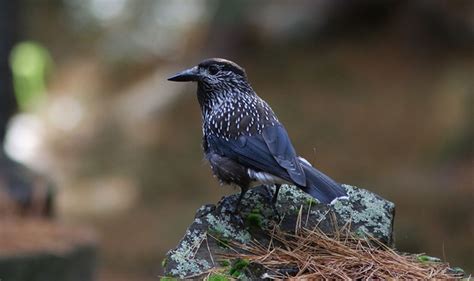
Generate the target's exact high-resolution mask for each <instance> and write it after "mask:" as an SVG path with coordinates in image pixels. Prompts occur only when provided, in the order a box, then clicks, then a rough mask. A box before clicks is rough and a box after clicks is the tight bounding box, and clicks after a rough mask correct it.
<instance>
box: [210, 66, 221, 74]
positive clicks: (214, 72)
mask: <svg viewBox="0 0 474 281" xmlns="http://www.w3.org/2000/svg"><path fill="white" fill-rule="evenodd" d="M218 72H219V68H217V66H214V65H211V66H209V73H210V74H211V75H216V74H217V73H218Z"/></svg>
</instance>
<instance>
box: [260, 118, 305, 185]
mask: <svg viewBox="0 0 474 281" xmlns="http://www.w3.org/2000/svg"><path fill="white" fill-rule="evenodd" d="M262 136H263V139H264V140H265V143H266V144H267V147H268V149H269V150H270V153H271V154H272V155H273V158H275V160H276V161H277V162H278V164H279V165H280V166H281V167H283V168H285V170H286V171H287V172H288V174H289V175H290V177H291V179H292V180H293V181H294V182H295V183H296V184H298V185H300V186H305V185H306V177H305V174H304V171H303V167H301V164H300V161H299V159H298V156H297V155H296V151H295V149H294V148H293V145H292V144H291V141H290V138H289V137H288V133H287V132H286V130H285V128H284V127H283V126H282V125H280V124H278V125H276V126H268V127H265V128H264V129H263V130H262Z"/></svg>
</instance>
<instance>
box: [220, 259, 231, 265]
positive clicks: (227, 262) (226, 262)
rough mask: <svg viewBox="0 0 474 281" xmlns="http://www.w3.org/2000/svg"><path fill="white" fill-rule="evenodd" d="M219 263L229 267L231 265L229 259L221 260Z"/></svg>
mask: <svg viewBox="0 0 474 281" xmlns="http://www.w3.org/2000/svg"><path fill="white" fill-rule="evenodd" d="M219 264H220V265H221V266H222V267H227V266H230V261H229V260H221V261H219Z"/></svg>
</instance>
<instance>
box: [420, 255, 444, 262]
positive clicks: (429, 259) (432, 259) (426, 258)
mask: <svg viewBox="0 0 474 281" xmlns="http://www.w3.org/2000/svg"><path fill="white" fill-rule="evenodd" d="M418 261H420V262H422V263H427V262H441V260H440V259H439V258H436V257H430V256H427V255H420V256H418Z"/></svg>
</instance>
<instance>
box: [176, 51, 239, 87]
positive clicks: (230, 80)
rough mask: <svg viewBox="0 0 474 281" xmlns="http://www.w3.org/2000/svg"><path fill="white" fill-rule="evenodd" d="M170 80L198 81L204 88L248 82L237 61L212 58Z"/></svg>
mask: <svg viewBox="0 0 474 281" xmlns="http://www.w3.org/2000/svg"><path fill="white" fill-rule="evenodd" d="M168 80H169V81H178V82H188V81H195V82H198V84H200V85H201V86H203V87H204V88H209V89H219V88H224V89H225V88H227V87H232V86H234V87H235V86H238V85H239V84H242V83H243V84H247V75H246V74H245V70H244V69H243V68H242V67H240V66H239V65H237V64H236V63H234V62H232V61H229V60H225V59H220V58H212V59H206V60H204V61H202V62H200V63H199V64H198V65H197V66H194V67H191V68H189V69H186V70H183V71H181V72H179V73H177V74H175V75H174V76H172V77H170V78H168Z"/></svg>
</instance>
